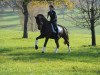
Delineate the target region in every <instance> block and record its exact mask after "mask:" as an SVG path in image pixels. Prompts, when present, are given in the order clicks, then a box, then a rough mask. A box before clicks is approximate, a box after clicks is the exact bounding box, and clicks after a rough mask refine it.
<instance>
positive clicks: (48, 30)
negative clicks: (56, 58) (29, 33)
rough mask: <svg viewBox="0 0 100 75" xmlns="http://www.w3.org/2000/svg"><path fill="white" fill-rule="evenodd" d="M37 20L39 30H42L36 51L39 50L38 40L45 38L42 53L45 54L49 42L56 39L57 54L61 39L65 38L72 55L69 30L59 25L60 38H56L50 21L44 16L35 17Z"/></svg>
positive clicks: (36, 44)
mask: <svg viewBox="0 0 100 75" xmlns="http://www.w3.org/2000/svg"><path fill="white" fill-rule="evenodd" d="M35 19H36V23H37V27H38V30H40V35H39V36H38V37H37V38H36V41H35V49H36V50H37V49H38V40H39V39H43V38H45V42H44V46H43V49H42V53H44V52H45V50H46V45H47V42H48V40H49V39H54V40H55V43H56V49H55V53H57V52H58V49H59V39H60V38H63V39H64V44H65V45H66V44H67V46H68V53H70V51H71V49H70V43H69V36H68V30H67V29H66V28H65V27H64V26H61V25H58V31H59V38H56V37H55V32H54V28H53V25H52V24H51V23H50V21H48V20H47V19H46V18H45V17H44V15H42V14H38V15H37V16H35Z"/></svg>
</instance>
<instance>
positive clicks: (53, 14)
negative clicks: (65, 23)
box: [47, 5, 59, 38]
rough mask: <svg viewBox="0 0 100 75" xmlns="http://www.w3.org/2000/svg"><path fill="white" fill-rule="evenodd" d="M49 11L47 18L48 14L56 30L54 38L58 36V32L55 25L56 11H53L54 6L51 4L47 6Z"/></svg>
mask: <svg viewBox="0 0 100 75" xmlns="http://www.w3.org/2000/svg"><path fill="white" fill-rule="evenodd" d="M49 10H50V11H49V12H48V14H47V19H48V17H49V16H50V23H51V24H52V25H53V28H54V30H55V31H56V34H55V36H56V38H59V33H58V27H57V15H56V12H55V11H54V10H55V8H54V6H53V5H50V6H49Z"/></svg>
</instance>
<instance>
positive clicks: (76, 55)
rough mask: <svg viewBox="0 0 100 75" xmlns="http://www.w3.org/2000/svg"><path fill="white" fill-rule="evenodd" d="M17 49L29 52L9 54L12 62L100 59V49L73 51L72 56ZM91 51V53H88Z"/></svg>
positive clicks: (87, 60) (88, 60)
mask: <svg viewBox="0 0 100 75" xmlns="http://www.w3.org/2000/svg"><path fill="white" fill-rule="evenodd" d="M16 49H24V50H27V52H17V53H11V54H8V55H9V56H11V57H12V60H16V61H19V60H20V61H34V60H39V61H42V62H43V59H45V60H49V61H57V60H62V61H80V62H92V61H98V57H100V52H99V51H98V50H100V48H95V50H97V51H92V50H91V51H90V50H89V49H90V48H87V50H81V49H80V50H81V51H79V52H77V51H72V52H71V53H70V54H68V53H57V54H56V53H53V52H46V53H41V52H39V51H30V52H28V49H30V50H31V49H32V50H33V47H24V48H16ZM88 50H89V51H88Z"/></svg>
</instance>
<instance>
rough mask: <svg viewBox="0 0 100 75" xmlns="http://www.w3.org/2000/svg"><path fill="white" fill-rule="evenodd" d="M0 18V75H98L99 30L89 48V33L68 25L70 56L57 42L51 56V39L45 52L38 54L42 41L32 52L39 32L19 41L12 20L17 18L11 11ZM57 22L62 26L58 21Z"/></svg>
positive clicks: (61, 43)
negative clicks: (94, 45) (56, 51)
mask: <svg viewBox="0 0 100 75" xmlns="http://www.w3.org/2000/svg"><path fill="white" fill-rule="evenodd" d="M4 15H5V17H4V18H3V19H1V20H0V75H99V74H100V33H99V32H100V31H99V30H100V27H97V28H96V32H97V34H96V41H97V46H96V47H92V46H90V45H91V39H90V38H91V35H90V32H89V31H87V30H83V29H79V28H69V27H70V26H69V27H68V28H69V31H70V34H69V37H70V45H71V53H70V54H68V48H67V46H66V45H64V44H63V39H61V40H60V41H59V43H60V49H59V51H58V53H57V54H55V53H54V49H55V43H54V41H53V40H49V42H48V45H47V50H46V52H45V53H44V54H42V53H41V49H42V47H43V43H44V39H42V40H39V44H38V45H39V49H38V50H35V49H34V43H35V38H36V37H37V36H38V35H39V32H34V33H33V32H29V38H28V39H22V34H23V32H22V31H19V30H20V28H21V26H19V25H17V24H19V22H18V19H15V20H12V18H13V19H14V18H18V17H17V16H16V15H15V14H13V13H12V14H11V12H5V13H4ZM11 15H12V16H11ZM8 19H11V20H8ZM11 21H12V22H11ZM59 22H60V23H61V24H62V22H63V25H65V24H66V22H65V21H62V20H60V21H59ZM11 23H12V24H11ZM15 24H16V26H13V25H15ZM68 24H69V23H67V25H68ZM10 25H12V26H13V27H12V26H11V27H10ZM69 25H70V24H69Z"/></svg>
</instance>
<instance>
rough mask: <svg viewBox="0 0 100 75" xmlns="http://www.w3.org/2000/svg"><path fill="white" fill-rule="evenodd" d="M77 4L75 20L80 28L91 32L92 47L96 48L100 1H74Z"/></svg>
mask: <svg viewBox="0 0 100 75" xmlns="http://www.w3.org/2000/svg"><path fill="white" fill-rule="evenodd" d="M72 1H73V3H74V4H75V7H76V9H75V11H77V13H76V16H75V17H74V18H73V19H74V20H75V21H76V23H77V26H78V27H83V28H88V29H90V30H91V35H92V46H96V36H95V27H96V26H97V25H98V24H97V23H98V22H99V20H100V1H99V0H72Z"/></svg>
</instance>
